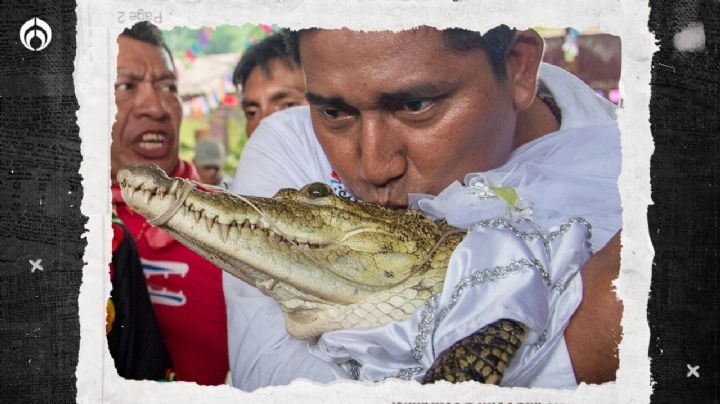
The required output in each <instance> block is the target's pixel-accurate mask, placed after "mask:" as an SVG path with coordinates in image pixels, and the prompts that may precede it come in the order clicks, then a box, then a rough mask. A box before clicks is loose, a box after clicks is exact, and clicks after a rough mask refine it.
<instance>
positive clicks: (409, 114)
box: [224, 26, 622, 390]
mask: <svg viewBox="0 0 720 404" xmlns="http://www.w3.org/2000/svg"><path fill="white" fill-rule="evenodd" d="M288 44H289V45H290V48H291V49H292V52H293V54H294V55H295V58H296V61H297V62H298V63H300V62H302V66H303V70H304V74H305V83H306V88H307V93H306V98H307V99H308V101H309V104H310V106H309V107H308V108H293V109H289V110H287V111H283V112H282V113H278V114H275V115H273V116H272V117H269V118H268V119H266V120H264V121H263V123H262V124H261V125H260V126H259V128H258V129H257V131H256V135H255V137H253V138H252V139H250V141H249V142H248V143H247V145H246V146H245V150H244V152H243V156H242V158H241V161H240V165H239V166H238V176H237V177H236V179H235V182H234V183H233V188H232V189H233V191H235V192H238V193H240V194H243V195H258V196H265V197H267V196H272V195H274V194H275V193H276V192H277V191H278V190H279V189H282V188H300V187H302V186H304V185H305V184H308V183H311V182H316V181H319V182H325V183H327V184H329V185H331V187H332V188H333V190H334V192H335V193H336V194H337V195H338V196H341V197H345V198H348V199H359V200H364V201H371V202H375V203H379V204H382V205H385V206H387V207H390V208H396V209H404V208H407V207H415V208H419V209H422V210H423V211H425V212H426V213H427V214H428V215H429V216H431V217H434V218H444V219H445V220H447V221H448V223H449V224H451V225H453V226H456V227H459V228H467V229H469V231H468V235H467V236H466V237H465V239H464V240H463V242H462V243H461V244H460V245H459V246H458V247H457V248H456V249H455V251H454V253H453V255H452V257H451V260H450V263H449V265H448V274H447V276H446V279H445V284H444V289H443V293H442V296H440V297H438V300H437V301H435V303H436V306H434V305H433V304H430V303H433V302H428V304H426V305H425V306H424V307H420V308H418V309H417V310H416V312H415V314H414V315H413V317H411V319H410V320H406V321H394V322H392V323H391V324H389V325H387V326H383V327H378V328H372V329H359V330H352V329H351V330H340V331H333V332H329V333H325V334H323V335H322V336H321V337H320V340H319V341H309V342H308V341H298V340H295V339H293V338H291V337H289V336H288V335H287V333H286V332H285V330H284V325H283V320H282V314H281V312H280V309H279V307H278V305H277V304H276V303H275V302H274V301H272V300H271V299H270V298H267V297H263V296H262V295H261V294H260V293H259V291H257V290H256V289H255V288H253V287H251V286H249V285H247V284H245V283H243V282H242V281H240V280H237V279H235V278H233V277H232V276H230V275H228V274H224V290H225V296H226V304H227V307H228V321H229V328H230V330H231V334H230V336H229V338H230V339H229V349H230V362H231V365H232V366H231V367H232V369H233V379H234V380H233V382H234V384H235V385H236V386H237V387H240V388H242V389H246V390H253V389H255V388H258V387H261V386H266V385H274V384H286V383H288V382H290V381H291V380H292V379H294V378H310V379H312V380H316V381H321V382H327V381H331V380H335V379H338V378H357V379H359V380H367V381H377V380H383V379H384V378H387V377H399V376H402V377H408V378H411V379H414V380H422V377H423V375H424V374H425V373H426V372H427V371H428V369H430V368H431V367H432V366H434V364H435V363H438V362H436V361H438V360H440V359H442V358H443V356H444V355H446V353H447V352H448V351H451V350H452V349H451V346H452V344H453V342H455V341H459V340H461V339H463V338H465V337H466V336H467V335H469V334H470V333H472V332H475V331H477V330H478V329H479V328H480V327H482V326H483V325H487V324H490V323H491V322H492V321H494V320H497V319H499V318H514V319H516V320H518V321H522V322H523V323H524V324H526V325H528V327H529V329H530V332H529V333H530V334H529V335H530V336H529V337H528V340H527V341H526V342H525V343H524V344H523V346H522V347H521V348H520V350H519V351H518V353H517V354H516V356H515V358H514V359H513V361H512V363H511V364H510V366H509V368H508V369H507V371H506V372H505V376H504V378H503V380H502V385H506V386H533V387H534V386H538V387H552V388H572V387H575V386H576V385H577V383H579V382H587V383H600V382H604V381H609V380H613V379H614V377H615V371H616V369H617V366H618V360H617V357H616V350H617V343H618V340H619V338H620V317H621V313H622V305H621V303H620V302H619V301H618V300H617V298H616V297H615V294H614V292H613V287H612V281H613V280H614V279H615V278H616V277H617V275H618V273H619V262H620V258H619V250H620V243H619V231H620V229H621V227H622V220H621V219H622V217H621V214H622V210H621V207H620V196H619V192H618V186H617V179H618V175H619V172H620V133H619V129H618V125H617V121H616V118H615V112H614V107H613V105H611V104H610V103H608V102H607V101H606V100H604V99H602V98H600V97H598V96H597V95H596V94H595V93H594V92H593V91H592V90H591V89H590V88H589V87H587V86H586V85H585V84H584V83H582V82H581V81H580V80H579V79H578V78H576V77H574V76H572V75H571V74H569V73H567V72H565V71H563V70H561V69H559V68H556V67H553V66H549V65H545V64H542V63H541V58H542V53H543V41H542V39H541V38H540V36H539V35H538V34H537V33H536V32H535V31H533V30H523V31H516V30H513V29H510V28H508V27H506V26H499V27H497V28H495V29H493V30H490V31H489V32H487V33H485V34H484V35H481V34H480V33H476V32H471V31H466V30H460V29H449V30H443V31H441V30H437V29H434V28H431V27H419V28H416V29H412V30H406V31H400V32H390V31H383V32H357V31H351V30H347V29H342V30H324V29H309V30H302V31H300V32H294V33H290V34H289V39H288ZM501 193H502V194H503V195H505V197H504V198H503V197H500V194H501ZM508 195H511V196H512V197H509V196H508ZM578 218H582V219H578ZM523 226H525V227H523ZM590 226H592V232H590ZM522 228H525V229H528V230H527V231H520V230H518V229H522ZM499 237H511V238H512V237H517V238H518V239H517V240H515V241H517V242H519V243H525V242H529V241H528V240H535V239H537V238H540V239H541V240H543V242H544V243H546V248H545V249H543V250H542V251H540V252H538V253H537V254H538V255H535V253H531V252H530V251H531V249H530V248H529V247H528V248H504V249H503V248H498V249H493V250H488V248H487V245H492V244H491V242H497V240H498V238H499ZM558 240H561V243H560V244H552V243H554V242H558ZM551 245H552V246H553V247H551ZM589 250H594V251H596V253H595V254H594V255H593V256H592V257H591V258H589V259H588V258H587V257H588V256H589V254H588V252H589ZM518 257H524V259H528V260H530V261H532V260H534V259H545V260H548V261H547V267H546V268H545V271H546V272H545V273H544V274H543V272H542V271H537V272H533V271H526V272H523V273H524V276H528V277H530V278H527V279H531V278H533V277H534V278H533V281H532V282H533V285H534V286H532V287H529V288H525V287H520V286H519V283H518V279H519V278H516V277H515V275H512V276H497V277H493V278H492V279H491V280H489V281H484V282H476V283H475V284H472V282H470V281H468V282H467V284H465V283H463V282H461V279H462V280H468V279H475V278H474V277H473V276H474V274H475V273H476V271H479V270H483V269H485V268H490V269H495V270H497V272H498V273H506V272H508V271H510V269H509V268H512V266H511V265H509V264H508V263H510V262H513V260H515V259H518ZM548 257H549V258H548ZM538 262H539V261H538ZM578 275H579V276H578ZM471 284H472V285H473V286H470V285H471ZM523 285H526V284H523ZM460 287H462V288H464V289H463V291H464V293H461V294H457V295H455V294H453V293H452V292H453V290H454V288H460ZM483 288H485V289H483ZM487 288H493V290H496V291H497V290H498V289H499V290H502V291H503V293H502V294H501V296H502V301H488V298H487V297H486V295H492V294H488V293H484V291H487V290H488V289H487ZM494 296H496V297H497V296H498V294H494ZM443 299H445V300H443ZM422 310H433V311H432V313H433V316H431V319H433V321H431V322H430V323H429V324H427V327H429V328H427V329H426V328H424V327H420V326H419V325H417V324H419V323H420V316H421V311H422ZM488 316H490V317H488ZM492 316H498V317H492ZM503 316H506V317H503ZM413 321H415V323H413ZM423 341H424V342H423ZM451 353H452V352H451Z"/></svg>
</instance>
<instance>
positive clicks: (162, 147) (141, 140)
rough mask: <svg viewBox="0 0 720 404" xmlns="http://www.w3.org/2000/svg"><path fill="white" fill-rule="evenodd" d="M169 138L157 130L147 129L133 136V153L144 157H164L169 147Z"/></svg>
mask: <svg viewBox="0 0 720 404" xmlns="http://www.w3.org/2000/svg"><path fill="white" fill-rule="evenodd" d="M171 140H172V139H171V138H169V137H168V136H167V135H166V134H165V133H162V132H159V131H148V132H145V133H143V134H141V135H139V136H137V137H136V138H135V142H133V148H134V150H135V153H137V154H138V155H140V156H142V157H144V158H146V159H158V158H162V157H164V156H165V155H166V154H167V152H168V151H169V148H170V143H171Z"/></svg>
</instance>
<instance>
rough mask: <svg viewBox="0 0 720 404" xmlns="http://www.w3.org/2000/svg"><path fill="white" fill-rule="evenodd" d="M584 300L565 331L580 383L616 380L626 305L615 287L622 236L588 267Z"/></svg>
mask: <svg viewBox="0 0 720 404" xmlns="http://www.w3.org/2000/svg"><path fill="white" fill-rule="evenodd" d="M581 274H582V281H583V299H582V302H581V303H580V306H579V307H578V309H577V311H575V314H574V315H573V316H572V318H571V319H570V323H569V325H568V327H567V329H566V330H565V342H566V344H567V347H568V352H569V353H570V360H571V361H572V364H573V369H574V371H575V378H576V380H577V381H578V383H581V382H585V383H604V382H608V381H612V380H615V372H617V369H618V366H619V359H618V356H617V353H618V351H617V349H618V343H619V342H620V338H621V336H622V329H621V326H620V320H621V318H622V311H623V304H622V302H621V301H620V300H618V297H617V295H616V294H615V291H614V288H613V286H612V282H613V280H615V279H616V278H617V277H618V275H619V274H620V232H618V233H616V234H615V236H613V238H612V239H610V241H609V242H608V243H607V244H606V245H605V247H603V248H602V249H601V250H600V251H598V252H597V253H595V254H594V255H593V256H592V257H591V258H590V259H589V260H588V261H587V262H586V263H585V265H584V267H583V269H582V271H581Z"/></svg>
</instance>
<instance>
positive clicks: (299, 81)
mask: <svg viewBox="0 0 720 404" xmlns="http://www.w3.org/2000/svg"><path fill="white" fill-rule="evenodd" d="M268 65H269V66H270V73H271V75H270V76H268V75H266V74H265V71H263V69H262V67H260V66H257V67H255V68H254V69H253V70H252V71H251V72H250V76H248V79H247V81H246V82H245V86H244V87H243V88H242V109H243V112H245V117H246V118H247V123H246V124H245V133H247V135H248V136H250V135H251V134H252V133H253V132H254V131H255V128H257V126H258V125H259V124H260V121H261V120H262V119H263V118H265V117H266V116H268V115H270V114H272V113H273V112H277V111H280V110H283V109H285V108H290V107H294V106H296V105H305V104H307V102H306V101H305V80H304V78H303V73H302V70H300V69H299V68H296V69H291V68H289V67H287V65H286V64H285V63H284V62H283V61H282V60H280V59H273V60H271V61H270V63H268Z"/></svg>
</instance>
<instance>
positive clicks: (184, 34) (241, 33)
mask: <svg viewBox="0 0 720 404" xmlns="http://www.w3.org/2000/svg"><path fill="white" fill-rule="evenodd" d="M199 34H200V29H193V28H188V27H175V28H173V29H171V30H169V31H163V38H164V39H165V43H166V44H167V46H168V48H170V52H172V54H173V57H175V58H176V59H181V60H187V56H186V55H185V51H186V50H187V49H191V48H192V46H193V43H195V44H197V46H198V47H199V48H200V53H199V55H197V56H202V55H212V54H218V53H241V52H243V51H244V50H245V48H246V46H247V45H248V44H250V43H253V42H256V41H258V40H261V39H263V38H264V37H265V33H264V32H263V30H262V29H261V28H260V27H259V26H257V25H255V24H244V25H240V26H235V25H227V24H225V25H220V26H218V27H216V28H214V29H213V30H212V33H211V34H210V39H209V41H208V42H207V43H206V44H205V45H204V46H202V45H201V44H200V41H199Z"/></svg>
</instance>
